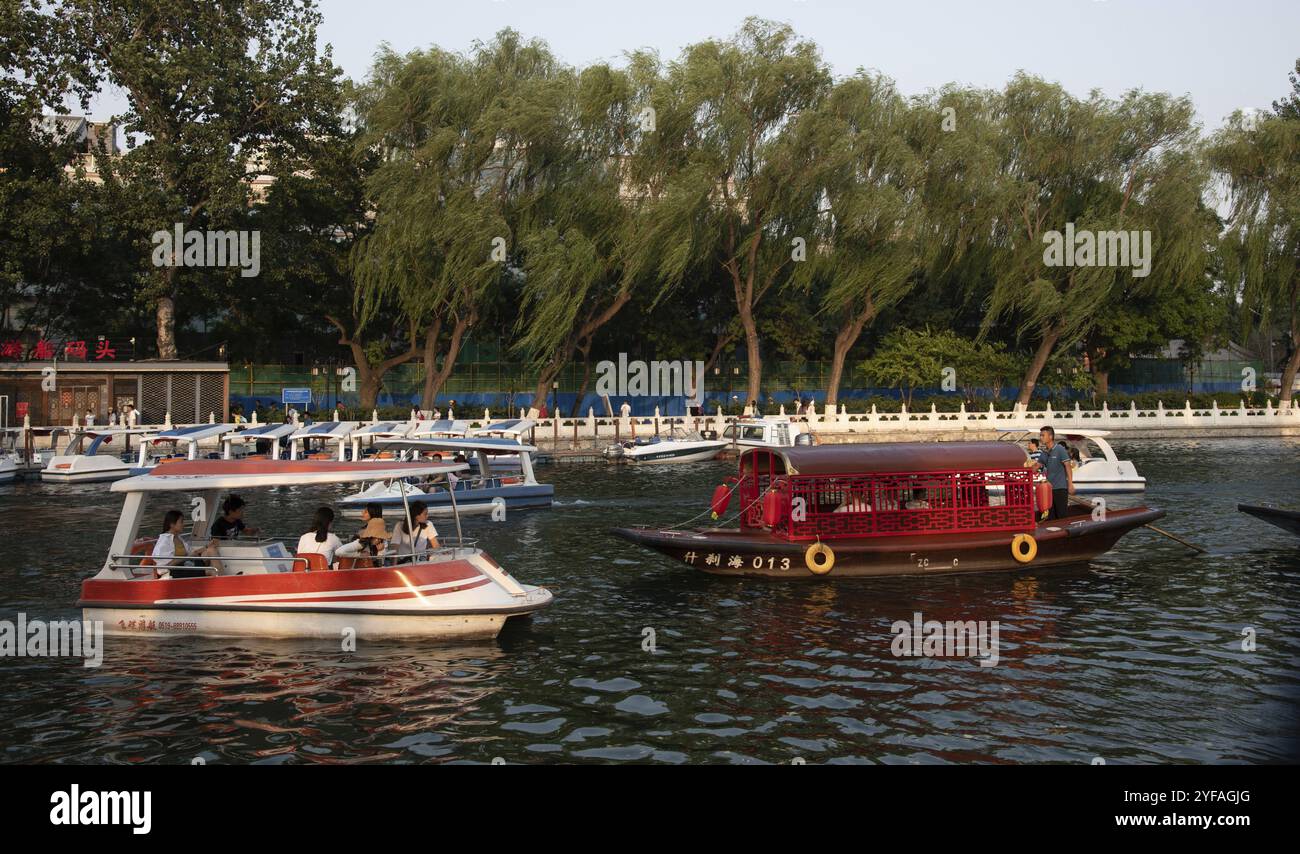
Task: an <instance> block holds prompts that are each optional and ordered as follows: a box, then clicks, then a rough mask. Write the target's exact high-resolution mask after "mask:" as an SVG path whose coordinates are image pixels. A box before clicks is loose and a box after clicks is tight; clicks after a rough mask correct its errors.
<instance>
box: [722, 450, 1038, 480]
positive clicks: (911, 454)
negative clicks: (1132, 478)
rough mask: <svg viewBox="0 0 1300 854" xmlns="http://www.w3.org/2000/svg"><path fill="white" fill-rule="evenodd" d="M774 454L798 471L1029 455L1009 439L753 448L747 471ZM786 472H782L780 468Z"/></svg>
mask: <svg viewBox="0 0 1300 854" xmlns="http://www.w3.org/2000/svg"><path fill="white" fill-rule="evenodd" d="M760 454H762V455H767V454H770V455H772V456H773V457H775V458H777V459H780V460H781V461H782V462H783V463H784V469H785V471H784V473H785V474H794V475H822V476H829V475H845V474H872V473H877V472H879V473H882V474H883V473H913V472H915V473H921V472H941V471H992V470H1004V469H1018V468H1022V467H1023V466H1024V464H1025V460H1026V459H1027V456H1026V454H1025V452H1024V451H1023V450H1022V449H1021V448H1020V447H1019V446H1018V445H1014V444H1011V443H1009V442H870V443H868V442H861V443H853V444H842V445H812V446H806V445H805V446H795V447H792V448H750V449H747V450H745V451H743V452H741V455H740V468H741V471H742V472H743V471H747V470H752V469H753V467H754V466H755V465H756V464H758V465H760V468H761V467H762V464H761V463H758V461H757V459H756V455H760ZM774 473H775V474H780V473H781V472H774Z"/></svg>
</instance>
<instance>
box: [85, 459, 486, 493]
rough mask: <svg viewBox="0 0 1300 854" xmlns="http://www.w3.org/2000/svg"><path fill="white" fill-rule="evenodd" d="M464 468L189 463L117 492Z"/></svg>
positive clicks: (461, 466) (122, 485)
mask: <svg viewBox="0 0 1300 854" xmlns="http://www.w3.org/2000/svg"><path fill="white" fill-rule="evenodd" d="M468 469H469V466H468V465H466V464H465V463H428V462H412V463H399V462H391V463H373V462H338V461H336V460H193V461H190V460H186V461H183V462H176V463H170V464H168V465H166V466H161V467H159V468H156V469H154V470H153V471H151V472H150V473H149V474H142V475H137V476H136V477H129V478H127V479H125V480H119V481H117V482H116V483H114V484H113V485H112V487H111V489H112V491H113V492H201V491H208V490H227V489H230V490H236V489H257V488H259V487H270V486H307V485H311V484H320V483H356V482H359V481H367V480H386V479H390V478H406V477H426V476H430V475H439V474H447V473H450V472H462V471H466V470H468Z"/></svg>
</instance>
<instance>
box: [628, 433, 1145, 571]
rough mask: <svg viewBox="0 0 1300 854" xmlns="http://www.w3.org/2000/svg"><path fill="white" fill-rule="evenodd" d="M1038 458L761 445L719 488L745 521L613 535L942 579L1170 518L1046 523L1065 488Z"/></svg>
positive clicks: (1099, 544) (772, 560)
mask: <svg viewBox="0 0 1300 854" xmlns="http://www.w3.org/2000/svg"><path fill="white" fill-rule="evenodd" d="M1027 464H1028V455H1027V454H1026V453H1025V451H1024V450H1023V449H1021V448H1020V447H1019V446H1017V445H1014V444H1011V443H1009V442H947V443H943V442H940V443H919V442H902V443H876V444H844V445H819V446H816V447H810V446H802V447H799V446H796V447H792V448H775V449H766V448H755V449H751V450H747V451H745V452H744V453H743V454H742V455H741V457H740V473H739V476H738V478H736V479H735V481H734V486H732V487H725V486H724V487H719V488H718V490H717V491H716V492H715V494H714V502H713V512H714V516H715V518H716V517H717V516H720V515H722V513H723V512H725V510H726V508H727V506H728V503H729V501H730V499H731V498H732V497H733V494H734V498H735V499H736V500H737V502H738V510H739V514H740V515H739V522H740V527H738V528H697V529H694V530H674V529H662V530H655V529H651V528H640V527H639V528H616V529H615V530H614V531H613V533H614V534H616V535H617V536H620V537H623V538H624V539H628V540H631V541H632V542H634V543H639V544H641V545H644V546H647V547H649V548H651V549H654V550H655V551H659V552H663V553H664V554H666V555H669V556H670V557H673V558H676V559H677V560H680V561H682V562H683V563H686V564H689V565H691V566H693V567H696V568H697V569H702V570H704V571H705V572H711V573H715V574H718V575H737V576H754V577H763V578H800V577H803V578H812V577H818V576H831V577H837V576H853V577H861V576H880V575H909V574H910V575H930V574H939V573H954V572H989V571H998V570H1018V569H1025V568H1030V567H1040V566H1055V565H1058V564H1066V563H1079V562H1084V561H1088V560H1090V559H1091V558H1093V557H1096V556H1097V555H1099V554H1102V553H1103V552H1105V551H1107V550H1108V549H1110V548H1111V547H1112V546H1114V545H1115V542H1116V541H1117V540H1119V538H1120V537H1122V536H1123V535H1124V534H1126V533H1128V532H1129V531H1131V530H1133V529H1134V528H1136V527H1138V526H1140V525H1144V524H1147V523H1148V522H1153V521H1155V520H1156V519H1159V518H1161V517H1162V516H1164V511H1163V510H1155V509H1151V508H1148V507H1137V508H1133V509H1126V510H1109V511H1106V510H1104V509H1099V510H1097V511H1096V512H1090V511H1089V510H1088V508H1086V507H1085V508H1082V509H1079V510H1075V511H1073V512H1072V513H1071V514H1070V515H1068V516H1067V517H1065V518H1063V519H1043V518H1042V517H1043V511H1044V510H1045V509H1046V508H1044V507H1043V506H1041V505H1042V503H1043V497H1042V494H1043V493H1046V501H1047V502H1050V501H1051V492H1050V490H1046V489H1043V488H1042V487H1044V486H1045V484H1041V483H1040V484H1037V485H1036V484H1035V483H1034V472H1033V471H1032V469H1030V468H1029V467H1028V466H1027ZM1036 486H1037V487H1038V488H1036Z"/></svg>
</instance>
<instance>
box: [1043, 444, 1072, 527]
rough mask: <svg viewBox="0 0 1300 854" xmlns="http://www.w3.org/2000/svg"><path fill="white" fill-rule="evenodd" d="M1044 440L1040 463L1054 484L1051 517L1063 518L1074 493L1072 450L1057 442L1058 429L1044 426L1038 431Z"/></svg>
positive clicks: (1046, 475)
mask: <svg viewBox="0 0 1300 854" xmlns="http://www.w3.org/2000/svg"><path fill="white" fill-rule="evenodd" d="M1038 437H1039V439H1040V440H1041V442H1042V447H1043V450H1042V461H1041V462H1040V463H1039V465H1040V467H1041V468H1042V471H1043V475H1044V476H1045V477H1046V478H1047V482H1048V483H1049V484H1051V486H1052V511H1051V513H1050V518H1052V519H1061V518H1063V517H1064V516H1065V509H1066V506H1067V505H1068V504H1069V503H1070V496H1071V495H1073V494H1074V469H1073V467H1072V466H1071V465H1070V452H1069V451H1068V450H1066V448H1065V446H1064V445H1058V444H1057V443H1056V430H1054V429H1053V428H1051V427H1044V428H1043V429H1042V430H1039V431H1038Z"/></svg>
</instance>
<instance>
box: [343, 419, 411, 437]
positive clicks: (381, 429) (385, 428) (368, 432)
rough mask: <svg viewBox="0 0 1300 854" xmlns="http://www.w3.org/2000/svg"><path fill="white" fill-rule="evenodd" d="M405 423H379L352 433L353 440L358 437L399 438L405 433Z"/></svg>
mask: <svg viewBox="0 0 1300 854" xmlns="http://www.w3.org/2000/svg"><path fill="white" fill-rule="evenodd" d="M406 424H407V422H405V421H379V422H376V423H374V424H366V425H364V426H361V427H358V428H357V429H356V430H353V431H352V436H353V438H358V437H360V436H401V435H404V434H405V433H406Z"/></svg>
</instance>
